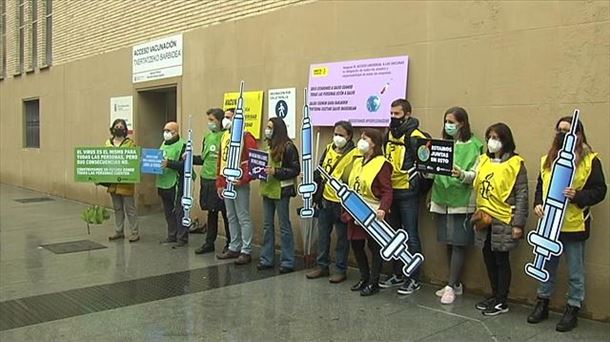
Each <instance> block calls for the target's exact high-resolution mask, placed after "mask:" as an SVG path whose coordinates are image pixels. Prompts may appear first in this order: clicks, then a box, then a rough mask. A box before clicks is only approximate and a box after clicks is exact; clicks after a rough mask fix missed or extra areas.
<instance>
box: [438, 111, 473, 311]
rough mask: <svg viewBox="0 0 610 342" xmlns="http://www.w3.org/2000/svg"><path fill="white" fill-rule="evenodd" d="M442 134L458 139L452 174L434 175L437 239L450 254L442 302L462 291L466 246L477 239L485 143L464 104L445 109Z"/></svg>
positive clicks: (453, 139) (439, 294)
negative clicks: (475, 184)
mask: <svg viewBox="0 0 610 342" xmlns="http://www.w3.org/2000/svg"><path fill="white" fill-rule="evenodd" d="M442 137H443V139H446V140H452V141H453V142H454V148H453V151H454V152H453V171H452V175H451V176H445V175H439V174H435V175H432V177H434V183H433V185H432V202H431V205H430V212H432V213H433V214H434V219H435V220H436V227H437V235H436V236H437V240H438V242H440V243H443V244H446V245H447V252H448V255H449V281H448V283H447V286H445V287H444V288H442V289H441V290H439V291H437V292H436V295H437V296H438V297H441V299H440V300H441V304H451V303H453V301H454V300H455V296H456V295H461V294H462V291H463V289H462V283H461V282H460V276H461V272H462V266H463V265H464V254H465V248H466V247H467V246H470V245H472V244H473V242H474V232H473V230H472V225H471V224H470V216H471V215H472V213H473V212H474V210H475V203H474V196H472V190H473V189H472V181H473V179H474V177H475V175H476V172H475V170H476V167H477V164H478V162H479V158H480V156H481V154H483V143H482V142H481V140H479V139H478V138H477V137H475V136H474V135H473V134H472V131H471V130H470V122H469V121H468V113H467V112H466V110H464V108H461V107H452V108H449V109H448V110H447V111H446V112H445V119H444V127H443V131H442Z"/></svg>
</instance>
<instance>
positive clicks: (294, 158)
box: [272, 142, 301, 198]
mask: <svg viewBox="0 0 610 342" xmlns="http://www.w3.org/2000/svg"><path fill="white" fill-rule="evenodd" d="M300 173H301V162H300V160H299V151H298V150H297V148H296V146H294V144H293V143H292V142H288V143H286V148H285V149H284V154H283V155H282V164H281V167H278V168H276V169H275V174H274V175H273V176H272V177H274V178H275V179H277V180H279V181H283V180H288V179H292V178H294V179H295V184H294V185H292V186H285V187H283V188H282V195H281V196H282V198H284V197H295V196H296V195H297V191H296V181H297V180H296V177H297V176H298V175H299V174H300Z"/></svg>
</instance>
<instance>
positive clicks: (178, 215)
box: [157, 122, 189, 247]
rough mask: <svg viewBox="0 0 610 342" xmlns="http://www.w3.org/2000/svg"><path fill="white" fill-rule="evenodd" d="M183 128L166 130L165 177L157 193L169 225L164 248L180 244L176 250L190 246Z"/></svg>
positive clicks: (169, 125) (160, 177) (171, 125)
mask: <svg viewBox="0 0 610 342" xmlns="http://www.w3.org/2000/svg"><path fill="white" fill-rule="evenodd" d="M179 129H180V128H179V126H178V123H176V122H168V123H166V124H165V127H164V128H163V140H164V141H163V143H162V144H161V147H160V149H161V150H162V151H163V158H164V159H163V162H162V164H161V166H162V167H163V174H160V175H157V193H158V194H159V196H160V197H161V201H162V202H163V210H164V211H165V221H166V222H167V238H166V239H165V240H163V241H161V243H162V244H166V243H176V245H175V246H174V247H183V246H186V245H187V244H188V241H189V231H188V227H184V226H183V225H182V216H183V211H182V206H181V204H180V199H181V197H182V186H183V179H182V173H183V172H184V161H183V160H182V155H183V154H184V151H185V149H186V142H185V141H184V140H183V139H182V138H180V134H179Z"/></svg>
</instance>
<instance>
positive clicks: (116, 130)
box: [105, 119, 140, 242]
mask: <svg viewBox="0 0 610 342" xmlns="http://www.w3.org/2000/svg"><path fill="white" fill-rule="evenodd" d="M110 134H111V135H112V136H111V137H110V138H109V139H108V140H106V144H105V146H106V147H135V146H136V144H135V143H134V142H133V140H131V139H130V138H128V137H127V123H126V122H125V120H123V119H116V120H114V122H113V123H112V126H111V127H110ZM106 185H107V186H108V193H109V194H110V197H111V198H112V207H113V209H114V219H115V230H114V234H113V235H111V236H109V237H108V240H110V241H113V240H118V239H123V238H124V237H125V233H124V228H125V216H127V221H129V227H130V230H131V235H130V236H129V242H136V241H138V240H140V233H139V230H138V214H137V212H136V202H135V198H134V194H135V185H134V184H127V183H119V184H114V183H111V184H106Z"/></svg>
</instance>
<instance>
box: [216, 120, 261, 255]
mask: <svg viewBox="0 0 610 342" xmlns="http://www.w3.org/2000/svg"><path fill="white" fill-rule="evenodd" d="M233 115H235V109H234V108H230V109H227V110H226V111H225V117H224V119H222V127H223V128H224V129H225V132H224V133H223V135H222V137H221V139H220V151H219V154H218V163H217V169H216V174H217V175H218V176H217V177H216V192H217V194H218V197H220V198H223V196H222V192H223V190H224V188H225V186H226V184H227V180H226V178H225V177H224V176H223V175H222V170H223V169H224V168H225V167H226V166H227V160H228V158H229V143H230V141H231V131H230V130H231V123H232V121H231V120H232V118H233ZM255 148H256V140H254V136H252V134H251V133H250V132H248V131H244V138H243V146H242V149H241V171H242V176H241V178H240V179H239V180H238V181H237V182H235V191H236V192H237V198H236V199H228V198H223V199H224V202H225V207H226V208H227V218H228V219H229V231H230V233H231V234H230V235H231V241H230V242H229V248H228V249H227V250H226V251H223V252H222V253H220V254H218V255H217V256H216V257H217V258H218V259H237V260H235V264H236V265H245V264H248V263H250V262H251V261H252V256H251V254H252V234H253V230H252V218H251V216H250V180H251V179H250V175H249V173H248V150H250V149H255Z"/></svg>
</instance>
